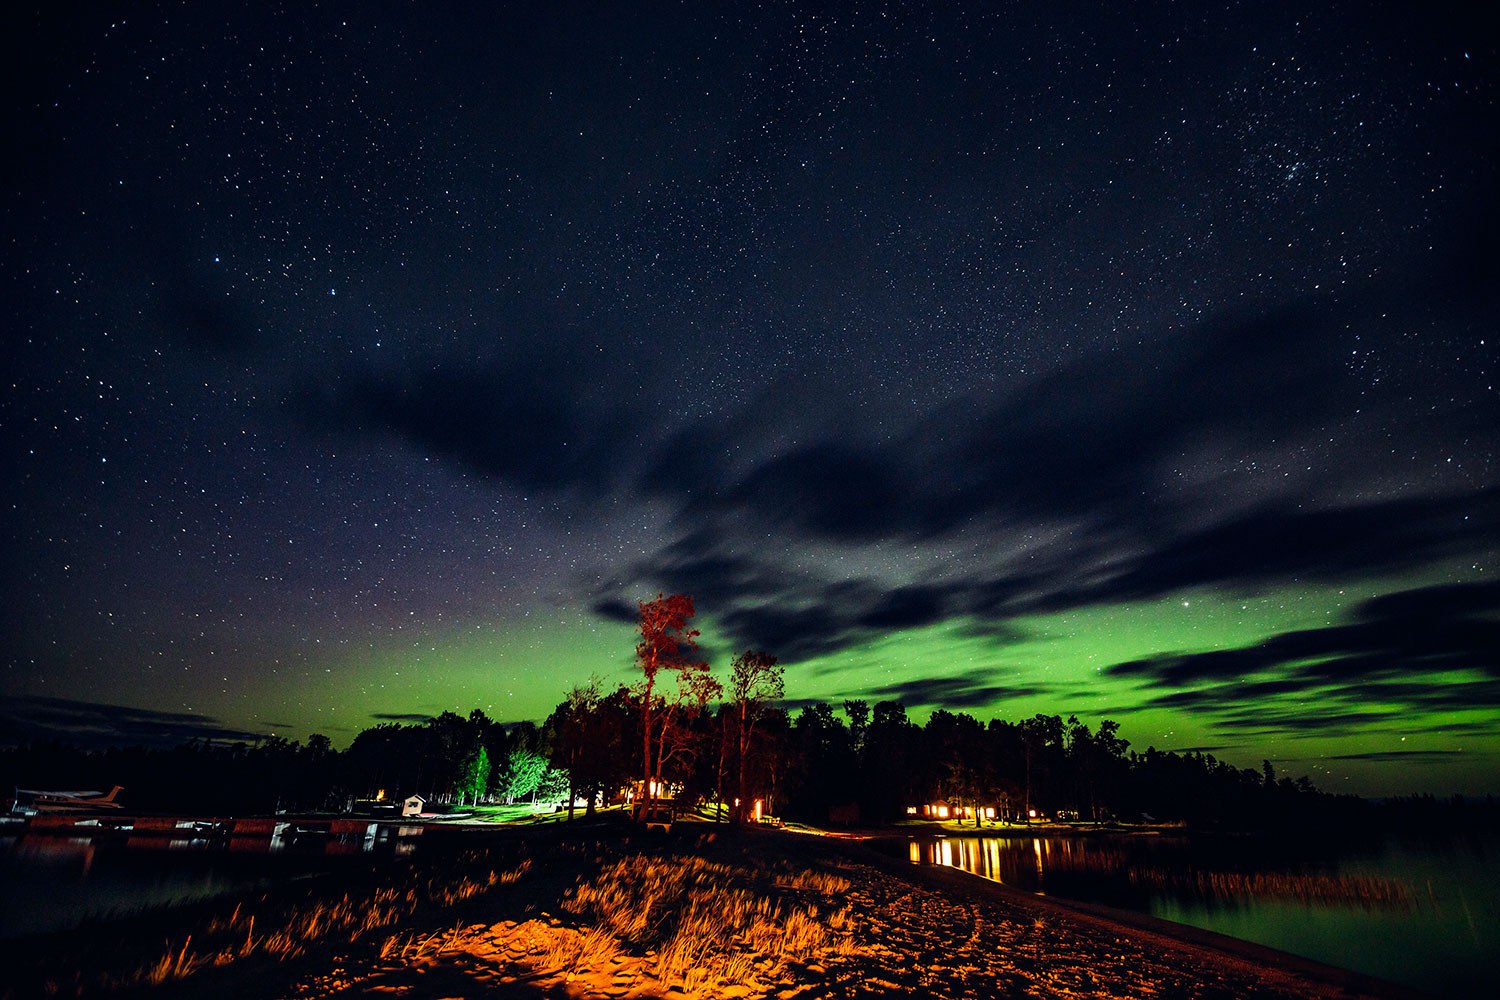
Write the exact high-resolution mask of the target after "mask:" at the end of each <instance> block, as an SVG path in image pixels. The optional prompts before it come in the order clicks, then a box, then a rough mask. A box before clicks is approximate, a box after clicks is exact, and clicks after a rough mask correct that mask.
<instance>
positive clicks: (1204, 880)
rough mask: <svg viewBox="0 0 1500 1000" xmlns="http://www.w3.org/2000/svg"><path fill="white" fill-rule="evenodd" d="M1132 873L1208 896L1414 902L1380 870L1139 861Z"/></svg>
mask: <svg viewBox="0 0 1500 1000" xmlns="http://www.w3.org/2000/svg"><path fill="white" fill-rule="evenodd" d="M1127 874H1128V877H1129V879H1130V881H1131V884H1133V885H1140V886H1146V887H1149V888H1151V889H1155V890H1158V891H1162V892H1171V893H1176V894H1180V895H1192V896H1199V897H1202V898H1204V899H1214V900H1235V899H1245V898H1256V899H1270V898H1274V899H1295V900H1299V901H1301V902H1304V903H1338V904H1343V905H1352V906H1361V907H1364V908H1365V909H1377V908H1379V909H1403V910H1405V909H1411V908H1412V906H1413V905H1414V901H1413V899H1412V894H1411V892H1410V890H1408V889H1407V887H1406V884H1405V883H1404V882H1401V881H1399V880H1397V879H1390V878H1381V877H1379V876H1375V875H1299V874H1291V873H1285V872H1212V871H1170V870H1168V869H1164V868H1140V867H1134V866H1132V867H1131V868H1130V869H1129V870H1128V873H1127Z"/></svg>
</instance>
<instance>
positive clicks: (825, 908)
mask: <svg viewBox="0 0 1500 1000" xmlns="http://www.w3.org/2000/svg"><path fill="white" fill-rule="evenodd" d="M505 851H506V852H509V854H508V855H507V856H508V858H509V859H510V860H514V858H515V854H516V852H517V851H519V852H520V853H522V854H524V855H525V857H524V859H523V860H522V861H521V863H520V864H519V865H518V866H517V867H514V868H511V869H509V870H508V871H506V872H505V873H504V874H503V876H500V877H497V878H491V879H489V880H488V882H487V883H485V887H484V888H482V889H481V890H476V891H475V892H473V893H472V894H471V895H469V896H465V897H464V898H461V899H456V901H453V902H452V905H449V906H444V907H433V908H427V909H425V910H422V911H421V912H420V913H419V914H418V916H419V918H420V919H412V920H405V921H399V922H393V923H391V924H390V925H389V926H376V927H371V928H368V929H356V930H354V931H352V932H350V933H346V934H329V935H328V936H327V937H326V939H323V940H319V941H317V942H316V943H312V942H311V941H310V943H309V944H308V946H307V947H305V948H297V949H294V950H293V952H291V953H289V957H288V958H286V959H284V960H279V961H272V960H270V959H268V958H267V957H266V956H265V955H251V954H248V953H247V954H246V955H245V957H243V958H239V959H235V958H234V956H233V955H232V954H231V952H230V951H224V952H221V953H219V954H220V955H221V956H223V957H222V958H215V957H213V956H212V955H211V954H209V953H207V952H205V953H204V955H203V957H202V959H201V961H200V962H199V963H198V966H197V967H196V968H194V969H192V970H191V974H190V975H187V976H185V977H181V978H179V977H177V976H175V975H170V974H169V975H167V976H166V977H165V980H164V981H163V982H161V983H160V984H159V985H150V984H148V983H147V982H145V981H141V980H137V982H136V983H135V985H134V986H133V987H132V988H131V989H132V991H134V990H137V989H144V990H146V991H148V992H151V993H153V995H156V994H157V993H164V994H166V995H180V996H204V997H208V996H214V997H222V996H234V997H293V998H297V1000H325V998H335V997H338V998H344V997H409V998H413V1000H439V998H456V997H486V996H506V997H574V998H583V997H602V998H627V1000H628V998H636V997H689V996H692V997H704V998H714V997H723V998H775V1000H795V998H807V1000H814V998H819V1000H821V998H843V997H871V996H914V997H917V996H920V997H937V998H950V1000H983V998H993V997H1070V998H1074V997H1076V998H1083V997H1100V998H1103V997H1202V998H1220V997H1222V998H1240V997H1288V998H1291V997H1358V996H1370V997H1387V998H1390V997H1405V996H1412V995H1413V994H1411V993H1409V992H1407V991H1404V990H1402V989H1400V988H1396V987H1391V986H1389V985H1386V984H1382V983H1378V982H1372V981H1369V980H1367V979H1363V978H1362V977H1359V976H1356V975H1353V974H1350V973H1346V972H1343V971H1341V970H1336V969H1331V968H1328V967H1326V966H1320V965H1317V964H1316V963H1312V962H1306V961H1302V960H1299V959H1295V958H1293V957H1291V956H1287V955H1284V954H1283V953H1280V952H1273V951H1270V950H1269V949H1262V948H1258V947H1256V946H1253V945H1248V944H1245V943H1243V942H1234V941H1230V940H1228V939H1224V938H1220V937H1219V936H1217V935H1212V934H1207V933H1205V932H1195V931H1192V930H1191V929H1186V928H1182V927H1180V926H1178V925H1170V924H1165V923H1162V922H1160V921H1154V920H1152V919H1151V918H1148V917H1141V916H1134V917H1132V916H1128V915H1123V914H1120V913H1118V912H1117V911H1106V910H1103V909H1099V908H1092V907H1088V906H1081V905H1078V904H1068V903H1063V902H1061V901H1056V900H1050V899H1046V898H1040V897H1035V896H1031V895H1027V894H1023V893H1020V892H1017V891H1014V890H1010V889H1008V888H1006V887H1004V886H1000V885H998V884H995V883H991V882H987V881H985V880H982V879H978V878H976V877H974V876H970V875H967V874H965V873H962V872H958V871H954V870H951V869H942V868H933V867H918V866H915V865H911V864H909V863H906V862H903V861H900V860H897V859H895V858H890V857H886V856H884V855H880V854H878V853H876V852H874V851H872V850H870V849H868V848H866V847H864V846H862V845H860V844H858V843H853V842H849V841H834V840H828V839H821V838H816V837H808V836H799V835H795V834H785V833H774V832H769V831H758V830H757V831H728V830H719V831H714V830H712V829H711V828H709V829H705V828H702V827H698V828H691V827H684V828H682V829H680V830H678V831H674V832H673V834H672V835H671V836H670V837H665V838H664V837H660V836H656V837H649V838H643V837H641V836H640V835H638V834H635V835H629V836H625V837H618V838H616V837H605V838H590V837H582V838H568V839H561V840H554V841H549V842H545V843H540V844H536V843H530V842H526V841H517V842H513V843H510V844H509V845H507V847H506V848H505ZM479 860H480V861H481V862H485V861H489V860H505V858H499V859H495V858H480V859H479ZM663 886H665V888H663ZM355 908H356V909H357V907H355ZM266 919H269V918H268V917H267V918H263V920H262V924H261V927H262V928H264V927H265V926H266V923H265V920H266ZM254 926H255V925H254V923H253V920H252V923H251V927H252V928H253V927H254ZM263 932H264V931H261V932H259V933H263ZM255 933H258V932H256V931H254V930H252V931H251V936H252V937H253V935H254V934H255ZM157 940H158V941H159V940H160V938H159V937H158V938H157ZM199 940H200V941H201V940H203V939H202V938H201V937H200V938H199ZM176 947H177V945H176V943H175V941H172V942H169V943H168V945H167V949H166V957H167V959H168V960H169V962H168V964H170V959H171V957H172V952H173V949H174V948H176ZM194 947H196V946H194ZM188 949H189V943H184V944H183V947H182V951H181V952H180V953H178V958H179V959H181V958H182V956H183V955H185V954H186V953H187V952H188ZM180 964H183V965H184V966H185V967H186V966H187V965H191V962H180ZM31 982H32V984H33V985H35V984H36V983H38V982H39V981H38V980H31ZM82 985H83V986H84V987H86V985H87V984H82ZM59 992H60V993H61V995H72V994H76V993H82V994H83V995H97V991H96V990H93V989H88V988H81V989H79V990H74V989H73V988H72V987H71V985H70V984H66V983H65V984H62V989H61V990H60V991H59ZM11 995H14V996H22V995H26V992H25V991H21V992H18V991H17V990H14V989H13V990H12V991H11Z"/></svg>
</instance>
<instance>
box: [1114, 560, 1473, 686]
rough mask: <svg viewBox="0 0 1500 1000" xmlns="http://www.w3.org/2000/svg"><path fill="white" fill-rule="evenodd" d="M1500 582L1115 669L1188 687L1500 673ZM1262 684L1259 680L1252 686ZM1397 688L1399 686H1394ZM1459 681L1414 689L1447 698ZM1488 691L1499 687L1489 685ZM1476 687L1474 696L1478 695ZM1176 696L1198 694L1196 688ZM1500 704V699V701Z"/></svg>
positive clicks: (1425, 594) (1443, 590) (1389, 599)
mask: <svg viewBox="0 0 1500 1000" xmlns="http://www.w3.org/2000/svg"><path fill="white" fill-rule="evenodd" d="M1497 612H1500V584H1494V583H1467V584H1447V585H1441V586H1433V587H1422V588H1418V589H1415V590H1406V591H1400V592H1397V593H1392V594H1387V595H1384V596H1382V597H1377V598H1374V599H1372V600H1369V601H1366V602H1364V603H1363V604H1361V605H1360V606H1359V607H1358V608H1357V609H1355V612H1354V614H1353V615H1352V618H1353V621H1351V622H1350V623H1348V624H1343V625H1330V626H1328V627H1326V628H1318V629H1302V630H1298V631H1294V632H1283V633H1281V634H1279V635H1274V636H1272V637H1270V638H1269V639H1266V640H1265V641H1263V642H1260V643H1257V644H1255V645H1253V646H1246V647H1243V648H1240V649H1226V650H1210V651H1208V652H1203V653H1188V654H1181V655H1163V656H1156V657H1149V658H1146V659H1140V660H1132V661H1128V662H1124V663H1117V664H1115V665H1113V666H1111V667H1110V668H1108V669H1109V672H1110V673H1112V674H1116V675H1121V676H1129V677H1140V678H1143V679H1144V680H1146V681H1147V682H1148V683H1149V684H1151V685H1156V686H1164V687H1184V686H1188V685H1196V684H1202V683H1205V682H1212V681H1224V680H1235V679H1241V678H1252V677H1254V676H1256V675H1258V674H1262V673H1276V674H1279V675H1281V676H1282V677H1283V678H1284V679H1282V680H1277V681H1273V682H1270V683H1272V684H1275V685H1282V684H1287V683H1296V684H1301V685H1302V686H1303V687H1304V688H1313V687H1318V686H1321V685H1325V684H1329V683H1333V682H1349V681H1360V682H1368V681H1371V680H1392V681H1398V682H1399V681H1400V680H1401V679H1403V678H1412V677H1417V678H1423V677H1430V676H1431V675H1433V674H1440V673H1446V672H1449V671H1458V670H1473V671H1477V672H1480V673H1484V674H1488V675H1489V676H1490V677H1491V678H1492V679H1493V678H1500V619H1497V618H1496V617H1495V615H1496V614H1497ZM1251 687H1254V685H1251ZM1393 690H1395V689H1393ZM1445 690H1451V686H1450V687H1448V688H1445V687H1443V686H1438V687H1432V686H1430V685H1424V686H1421V687H1419V688H1417V689H1416V691H1414V692H1413V693H1414V694H1416V695H1418V696H1420V697H1423V698H1433V697H1437V698H1441V697H1443V695H1444V692H1445ZM1484 690H1486V691H1490V690H1494V693H1500V689H1492V688H1491V686H1490V685H1485V688H1484ZM1472 693H1473V692H1472V691H1470V692H1468V696H1472ZM1170 697H1174V698H1187V699H1192V698H1193V697H1195V695H1194V694H1193V693H1191V692H1189V693H1186V694H1176V695H1172V696H1170ZM1497 703H1500V702H1497Z"/></svg>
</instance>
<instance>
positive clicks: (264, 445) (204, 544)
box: [0, 2, 1500, 794]
mask: <svg viewBox="0 0 1500 1000" xmlns="http://www.w3.org/2000/svg"><path fill="white" fill-rule="evenodd" d="M1205 6H1206V5H1200V4H1191V3H1188V4H1180V5H1178V4H1160V3H1158V4H1143V5H1117V4H1106V5H1100V6H1099V7H1097V8H1094V7H1090V8H1085V7H1083V6H1081V5H1071V4H1063V5H1053V4H983V5H953V7H954V8H956V9H951V10H950V9H947V8H949V5H947V4H942V5H937V4H933V5H928V4H897V3H889V4H881V3H873V2H872V3H861V4H850V5H847V6H843V7H839V6H830V5H814V4H808V5H798V4H774V3H773V4H765V5H752V4H748V3H745V4H740V3H736V4H725V5H722V6H720V5H715V4H704V3H686V4H680V5H678V4H673V5H653V4H634V3H632V4H615V5H603V4H583V5H566V4H563V5H559V4H547V5H522V4H474V5H468V4H463V5H451V6H449V5H443V4H414V5H383V4H379V5H377V4H355V3H348V4H320V5H314V4H303V3H262V2H257V3H247V4H242V5H237V4H227V3H226V4H218V3H215V4H187V3H180V4H179V3H169V4H162V3H140V4H135V3H132V4H93V5H73V4H66V5H58V4H53V5H46V9H45V10H44V11H42V12H31V13H28V14H24V15H15V14H13V15H11V17H10V20H9V25H8V27H7V31H6V32H5V33H4V34H5V35H6V40H5V42H4V45H5V47H6V49H7V51H6V53H5V59H4V65H5V67H6V73H7V76H8V79H7V81H6V90H7V95H8V97H7V100H6V103H5V106H6V111H7V113H8V115H9V117H10V121H9V123H8V126H7V128H6V134H7V135H8V136H10V137H11V139H12V142H13V145H12V147H11V148H12V152H11V154H10V155H9V156H8V157H6V158H5V167H4V171H5V183H4V189H3V195H4V201H3V212H4V229H3V233H4V282H5V286H4V287H5V300H6V304H7V308H6V332H5V334H4V358H5V363H4V376H5V377H4V379H3V385H0V441H3V444H4V454H5V462H6V472H5V475H4V477H3V487H0V490H3V493H0V499H3V503H4V510H5V516H4V528H3V539H4V546H5V551H4V558H3V563H4V566H3V577H0V581H3V585H0V602H3V612H0V616H3V617H0V622H3V632H0V636H3V654H4V660H3V671H0V696H3V701H0V717H3V722H0V740H14V739H17V738H20V739H27V738H32V737H35V736H39V735H48V734H53V735H55V734H65V735H67V736H68V737H69V738H77V739H85V740H96V741H97V740H101V739H118V740H124V741H126V742H134V741H137V740H155V741H162V740H167V741H171V742H175V741H179V740H181V739H184V738H186V737H188V736H193V735H202V736H217V737H226V738H251V737H253V736H257V735H263V734H268V733H277V734H280V735H283V736H286V737H289V738H298V739H305V738H306V737H307V735H308V734H309V733H312V732H321V733H325V734H327V735H329V736H331V737H332V738H333V739H334V742H335V743H336V744H339V745H343V744H345V743H347V742H348V740H349V739H351V738H352V737H353V735H354V734H355V733H357V732H358V731H359V730H360V729H362V728H365V727H367V726H369V725H372V724H374V723H375V722H377V721H388V720H397V721H401V720H408V719H420V718H425V717H427V716H430V715H433V714H436V713H438V712H440V711H443V710H445V709H451V710H454V711H458V712H460V713H463V714H467V713H468V711H469V710H470V709H472V708H476V707H478V708H482V709H483V710H484V711H485V712H486V713H488V714H489V715H490V716H491V717H492V718H496V719H499V720H502V721H515V720H520V719H536V720H539V719H541V718H543V717H545V716H546V715H547V713H548V712H549V711H550V710H551V709H552V707H553V706H555V705H556V704H557V703H558V702H559V701H561V700H562V698H563V696H564V694H565V692H566V689H567V688H568V687H569V686H571V685H572V684H575V683H579V682H582V681H584V680H586V679H587V678H588V677H589V676H590V675H591V674H598V675H600V676H601V677H602V678H603V679H604V680H605V682H606V683H608V684H613V683H615V682H618V681H623V680H628V679H629V678H630V671H631V655H632V651H633V646H634V639H633V636H632V629H633V622H634V615H635V602H636V601H638V600H641V599H645V598H650V597H654V596H655V595H656V593H657V592H658V591H665V592H668V593H671V592H674V591H676V592H684V593H689V594H692V595H693V596H694V598H695V599H696V602H697V606H698V609H699V618H700V621H701V623H702V626H703V629H704V640H705V649H706V651H707V652H708V654H709V656H710V658H711V660H712V661H713V662H714V664H715V665H716V666H717V667H718V668H719V669H720V671H721V673H722V672H723V671H724V670H726V669H727V665H728V660H729V657H730V655H732V654H733V653H734V652H737V651H739V650H741V649H744V648H747V647H755V648H762V649H765V650H767V651H769V652H772V653H775V654H777V655H778V656H779V657H780V658H781V660H782V661H783V662H784V663H785V664H787V672H786V686H787V692H788V697H789V698H791V699H794V700H802V699H837V700H841V699H843V698H848V697H862V698H866V699H869V700H871V701H876V700H881V699H899V700H901V701H903V702H905V704H906V705H907V706H908V709H909V710H910V712H911V714H912V716H913V718H915V719H917V720H919V721H920V720H922V719H924V718H925V717H926V715H927V713H928V712H930V711H931V710H932V708H934V707H938V706H946V707H948V708H950V709H952V710H962V711H968V712H971V713H973V714H976V715H978V716H980V717H981V718H989V717H991V716H1000V717H1002V718H1007V719H1013V720H1015V719H1020V718H1024V717H1028V716H1031V715H1034V714H1036V713H1038V712H1044V713H1047V714H1054V713H1055V714H1061V715H1064V716H1066V715H1068V714H1069V713H1076V714H1078V715H1079V716H1080V717H1081V718H1082V719H1084V720H1085V721H1088V722H1091V723H1092V722H1095V721H1097V720H1098V719H1100V718H1104V717H1108V718H1113V719H1116V720H1117V721H1119V722H1120V723H1121V731H1122V735H1123V736H1125V737H1126V738H1128V739H1130V740H1131V742H1132V744H1133V746H1134V747H1135V748H1137V749H1144V748H1145V747H1147V746H1148V745H1154V746H1156V747H1158V748H1159V749H1164V750H1188V749H1202V750H1205V751H1211V752H1213V753H1214V754H1215V755H1217V756H1219V757H1221V758H1223V759H1226V760H1229V761H1231V762H1233V763H1235V764H1237V765H1240V766H1250V767H1258V766H1259V764H1260V761H1261V760H1262V759H1263V758H1269V759H1271V760H1272V761H1274V762H1275V764H1276V766H1277V768H1278V770H1279V771H1281V772H1283V773H1290V774H1294V775H1295V774H1303V773H1306V774H1309V775H1311V776H1312V777H1313V779H1314V781H1315V782H1316V783H1317V784H1318V785H1319V786H1320V787H1322V788H1325V789H1327V790H1331V791H1338V792H1344V791H1349V792H1357V793H1364V794H1385V793H1408V792H1413V791H1433V792H1435V793H1440V794H1445V793H1450V792H1470V793H1472V792H1500V563H1497V555H1500V464H1497V445H1500V394H1497V391H1496V377H1497V350H1496V347H1497V337H1500V331H1497V330H1496V316H1497V315H1500V308H1497V307H1500V301H1497V290H1500V273H1497V270H1500V267H1497V264H1500V240H1497V233H1500V212H1497V200H1500V199H1497V191H1500V184H1497V174H1500V172H1497V169H1496V168H1497V163H1496V154H1495V148H1496V142H1497V135H1496V133H1497V129H1496V122H1497V121H1500V114H1497V107H1496V103H1497V102H1496V98H1497V74H1496V58H1497V47H1496V38H1497V35H1496V33H1495V31H1494V30H1493V28H1494V25H1493V24H1490V23H1486V22H1483V21H1481V20H1478V19H1477V17H1476V16H1475V15H1473V14H1472V13H1470V14H1465V13H1464V10H1465V9H1466V8H1465V7H1464V6H1454V7H1451V8H1448V7H1445V6H1443V5H1441V4H1438V5H1433V4H1421V5H1418V4H1405V3H1401V4H1392V5H1390V6H1388V7H1381V6H1379V5H1371V4H1358V5H1325V4H1308V5H1306V7H1305V8H1298V7H1285V6H1281V5H1274V4H1266V3H1259V2H1255V3H1242V4H1230V5H1228V6H1227V9H1216V10H1213V11H1211V12H1207V13H1205V12H1204V10H1203V7H1205ZM1481 6H1482V5H1468V9H1471V10H1477V9H1478V8H1479V7H1481ZM929 7H933V8H936V7H942V8H945V9H944V10H942V11H937V10H932V9H928V8H929ZM1059 7H1061V8H1062V9H1061V10H1059V9H1057V8H1059Z"/></svg>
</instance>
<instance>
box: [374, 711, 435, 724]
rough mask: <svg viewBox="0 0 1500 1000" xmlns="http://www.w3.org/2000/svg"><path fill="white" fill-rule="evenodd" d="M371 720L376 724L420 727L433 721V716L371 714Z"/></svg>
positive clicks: (417, 713) (398, 713)
mask: <svg viewBox="0 0 1500 1000" xmlns="http://www.w3.org/2000/svg"><path fill="white" fill-rule="evenodd" d="M370 718H372V719H374V720H375V721H376V722H408V723H412V724H414V725H419V726H420V725H425V724H427V723H429V722H431V721H432V719H433V717H432V716H431V715H426V714H424V713H422V712H371V713H370Z"/></svg>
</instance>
